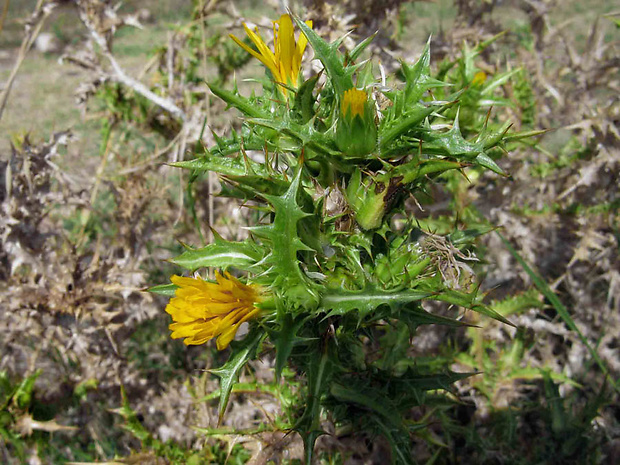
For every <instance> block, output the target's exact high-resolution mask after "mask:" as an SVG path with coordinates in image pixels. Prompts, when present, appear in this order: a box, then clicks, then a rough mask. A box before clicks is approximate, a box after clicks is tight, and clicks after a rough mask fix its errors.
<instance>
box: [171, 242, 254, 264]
mask: <svg viewBox="0 0 620 465" xmlns="http://www.w3.org/2000/svg"><path fill="white" fill-rule="evenodd" d="M262 257H263V252H262V251H261V250H260V249H259V247H258V246H257V244H256V243H254V241H252V240H246V241H243V242H232V241H225V240H223V239H221V238H220V239H216V241H215V242H214V243H212V244H209V245H207V246H206V247H202V248H200V249H190V250H187V251H185V252H183V253H182V254H181V255H179V256H178V257H175V258H172V259H170V262H172V263H174V264H175V265H179V266H182V267H183V268H185V269H187V270H190V271H195V270H197V269H199V268H203V267H208V266H211V267H218V268H228V267H230V266H232V267H235V268H238V269H240V270H245V271H249V270H251V269H252V267H253V266H254V265H255V264H256V263H257V262H259V261H260V260H261V258H262Z"/></svg>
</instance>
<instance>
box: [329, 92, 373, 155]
mask: <svg viewBox="0 0 620 465" xmlns="http://www.w3.org/2000/svg"><path fill="white" fill-rule="evenodd" d="M336 145H337V146H338V148H339V149H340V150H341V151H342V152H343V153H344V154H345V155H348V156H351V157H359V156H362V155H367V154H369V153H371V152H373V151H374V150H375V147H376V145H377V125H376V124H375V111H374V106H373V104H372V101H371V100H369V99H368V94H367V93H366V91H364V90H359V89H349V90H347V91H345V93H344V95H343V96H342V98H341V101H340V117H339V118H338V123H337V125H336Z"/></svg>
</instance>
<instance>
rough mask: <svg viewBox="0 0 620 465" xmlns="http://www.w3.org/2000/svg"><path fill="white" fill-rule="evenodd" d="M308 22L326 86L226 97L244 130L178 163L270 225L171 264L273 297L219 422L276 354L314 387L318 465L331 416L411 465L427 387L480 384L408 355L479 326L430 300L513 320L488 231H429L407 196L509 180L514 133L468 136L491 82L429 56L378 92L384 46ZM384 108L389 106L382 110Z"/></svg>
mask: <svg viewBox="0 0 620 465" xmlns="http://www.w3.org/2000/svg"><path fill="white" fill-rule="evenodd" d="M295 22H296V24H297V27H299V28H300V29H301V31H302V32H303V34H304V35H305V36H306V37H307V39H308V43H309V45H310V46H311V47H312V48H313V49H314V54H315V57H316V58H318V59H319V60H320V61H321V63H322V64H323V67H324V70H325V76H326V79H325V81H324V83H322V84H319V82H321V81H320V80H319V79H318V76H312V77H310V78H309V79H308V80H307V81H305V82H303V84H301V85H300V86H299V88H297V89H289V90H288V91H289V92H294V93H295V97H294V98H287V99H281V98H279V97H278V90H277V86H278V84H275V83H269V84H266V85H265V87H264V93H263V95H252V96H250V97H245V96H243V95H241V94H240V93H239V92H238V91H237V89H233V90H232V91H231V90H225V89H221V88H218V87H217V86H215V85H211V86H210V87H211V90H212V91H213V93H214V94H215V95H216V96H218V97H219V98H221V99H222V100H224V101H225V102H226V103H227V104H228V105H229V106H230V107H234V108H236V109H237V110H238V111H240V112H241V113H242V115H243V121H244V123H243V127H242V129H241V131H240V132H235V131H233V133H232V135H231V136H230V137H228V138H225V139H221V138H217V139H216V144H215V145H214V146H212V147H209V148H208V149H207V150H205V153H204V154H202V155H201V156H199V157H198V158H196V159H193V160H189V161H183V162H178V163H175V164H174V165H175V166H177V167H180V168H186V169H190V170H192V171H193V172H194V173H195V174H199V173H203V172H207V171H212V172H215V173H218V174H219V175H220V178H221V180H222V181H223V183H224V185H225V187H224V190H223V194H222V195H224V196H227V197H230V198H234V199H239V200H240V201H242V202H248V201H251V202H253V204H254V205H257V206H258V207H257V208H258V209H259V210H261V211H262V212H264V215H262V219H261V220H260V221H259V222H258V224H255V225H253V226H252V227H250V228H249V231H250V238H249V239H247V240H245V241H243V242H228V241H225V240H223V239H221V238H218V239H217V240H216V241H215V242H214V243H213V244H210V245H207V246H206V247H204V248H201V249H191V248H190V249H188V250H186V251H185V252H184V253H183V254H182V255H180V256H179V257H176V258H174V259H173V260H172V262H173V263H176V264H178V265H180V266H182V267H184V268H186V269H188V270H190V271H194V270H196V269H200V268H201V267H217V268H222V269H227V270H229V271H234V270H237V271H243V272H246V273H248V280H249V281H251V282H252V283H254V284H257V285H259V286H261V287H262V288H263V290H264V292H265V294H266V295H267V296H268V297H266V300H265V303H263V304H262V306H263V310H264V311H263V312H262V313H261V317H260V318H258V319H256V320H253V321H252V322H251V330H250V334H248V335H247V336H246V337H245V338H244V339H243V340H241V341H238V342H233V343H232V344H231V347H232V353H231V355H230V359H229V361H228V362H227V363H226V364H225V365H224V366H223V367H222V368H220V369H218V370H215V371H214V373H215V374H217V375H218V376H220V377H221V380H222V382H221V393H220V417H221V415H223V413H224V410H225V408H226V404H227V401H228V398H229V396H230V393H231V390H232V388H233V385H234V383H235V381H236V379H237V377H238V375H239V372H240V370H241V369H242V368H243V367H244V366H245V364H246V362H247V361H248V360H250V359H251V358H253V357H256V356H257V355H258V354H260V353H262V352H265V351H267V352H268V351H269V350H271V349H273V350H274V353H275V371H276V378H277V379H279V377H280V375H281V373H282V371H283V369H284V368H285V367H287V366H288V367H290V368H292V369H293V370H295V371H296V372H297V374H298V375H299V376H304V377H305V384H302V385H301V386H303V388H300V391H299V394H298V395H299V398H298V399H299V402H298V403H297V404H296V405H292V406H290V405H289V407H288V408H289V410H288V411H289V413H290V416H289V425H288V428H292V429H294V430H296V431H298V432H299V433H300V434H301V435H302V436H303V438H304V441H305V446H306V455H307V460H308V462H307V463H310V459H311V456H312V451H313V446H314V442H315V440H316V438H317V437H318V436H319V435H320V434H323V433H322V430H321V426H320V425H321V418H322V416H321V415H322V412H324V411H325V410H327V411H329V412H331V415H330V418H331V420H332V421H334V422H336V423H339V424H348V425H351V426H353V427H354V428H356V429H357V430H362V429H363V430H366V431H369V432H370V433H373V434H374V433H379V434H382V435H384V436H385V437H386V438H387V440H388V441H389V442H390V443H391V444H392V446H393V450H394V454H393V457H394V461H396V462H402V463H408V461H409V460H410V451H409V449H408V448H409V443H410V441H409V435H410V434H412V433H413V432H414V430H415V429H416V428H419V427H420V425H416V424H414V423H411V422H408V421H407V420H406V419H405V416H406V414H407V412H408V411H409V410H410V409H411V408H412V407H414V406H419V405H421V404H423V403H424V402H425V395H426V394H425V393H427V392H428V391H434V390H438V389H448V388H449V386H450V384H451V383H452V382H454V381H456V380H458V379H461V378H463V377H466V376H469V374H467V373H453V372H451V371H450V370H449V369H448V367H446V366H442V365H440V364H438V363H435V362H433V361H431V360H427V359H424V360H421V359H420V360H416V359H412V358H411V357H410V356H409V355H408V350H409V341H410V338H411V337H412V336H413V335H414V334H415V332H416V331H417V330H418V327H420V326H422V325H428V324H442V325H452V326H461V325H464V324H466V323H464V322H462V321H461V320H460V319H457V318H451V317H447V316H438V315H435V314H433V313H430V312H428V311H427V310H425V309H424V308H423V307H422V302H424V301H429V300H434V301H441V302H446V303H448V304H451V305H453V306H456V307H462V308H465V309H469V310H473V311H475V312H479V313H481V314H484V315H487V316H490V317H492V318H495V319H497V320H500V321H503V322H505V323H508V322H507V321H506V320H505V319H504V318H503V317H501V316H500V315H499V314H498V313H497V312H495V311H494V310H493V309H491V308H489V307H488V306H486V305H485V304H484V303H482V302H481V297H480V296H479V295H478V293H477V289H478V288H477V285H476V282H475V276H474V275H473V270H472V268H471V267H470V265H468V260H469V259H470V258H471V257H473V256H472V254H471V253H470V252H471V250H472V244H473V241H474V239H475V237H476V236H478V235H479V234H482V233H484V232H486V231H487V230H488V228H484V227H478V228H475V229H471V230H461V231H455V230H453V227H452V226H451V225H452V224H453V223H450V222H449V221H448V222H445V223H444V224H442V225H440V226H437V225H435V224H432V222H429V221H422V220H417V219H416V218H414V217H413V216H412V215H411V213H410V212H409V211H408V210H407V209H406V208H405V200H407V199H408V198H410V197H419V198H421V197H423V196H424V195H425V193H426V192H427V191H428V190H429V189H428V188H429V186H430V184H431V183H433V181H434V180H436V179H437V178H439V177H441V176H442V174H443V173H446V172H450V171H462V170H463V169H465V168H466V167H478V168H480V169H488V170H491V171H494V172H495V173H498V174H499V175H503V172H502V170H501V168H500V167H499V166H498V165H497V164H496V163H495V161H494V156H495V152H496V151H497V150H495V149H497V148H501V147H502V144H503V141H504V140H506V138H507V131H508V129H509V125H507V124H506V125H504V126H502V127H499V128H496V129H491V128H489V127H487V125H486V123H484V125H482V126H480V127H479V130H478V132H477V134H476V135H475V136H473V137H468V138H465V137H464V136H463V134H462V133H461V129H460V127H459V99H460V98H461V97H463V96H466V95H469V97H467V98H477V96H479V95H480V94H484V93H485V92H487V90H486V89H489V86H490V85H492V83H489V82H487V83H485V84H484V85H483V86H482V87H481V85H478V86H477V87H475V88H474V87H471V88H467V89H465V88H464V87H459V86H455V85H453V83H450V84H447V83H446V82H443V81H442V80H440V79H437V78H435V77H432V75H431V69H430V49H429V44H427V45H426V47H425V48H424V51H423V52H422V55H421V56H420V58H419V59H418V61H417V62H416V63H413V64H408V63H403V64H402V68H401V70H400V73H399V75H400V76H401V77H402V82H398V81H397V80H396V79H395V78H393V79H392V80H390V81H388V82H387V84H388V85H389V90H386V87H385V86H373V85H372V84H373V83H372V80H373V78H372V76H373V71H372V64H370V63H365V64H364V65H363V67H361V66H360V65H359V64H357V60H358V58H359V56H360V55H361V53H362V52H363V51H364V49H365V48H366V47H367V46H368V44H369V43H370V40H371V39H372V38H370V39H367V40H365V41H363V42H362V43H361V44H360V45H358V46H357V47H356V48H355V49H353V50H352V51H351V52H349V53H348V54H346V55H345V54H343V53H341V52H340V50H339V49H340V46H341V43H342V41H341V40H338V41H336V42H334V43H331V44H330V43H327V42H325V41H324V40H323V39H322V38H321V37H320V36H319V35H317V34H316V33H315V32H314V31H313V30H312V29H311V28H310V27H309V26H308V25H306V24H305V23H303V22H302V21H300V20H298V19H295ZM470 58H471V57H469V58H468V60H469V59H470ZM467 63H469V61H468V62H467ZM443 75H444V76H446V72H444V73H443ZM468 84H469V83H463V85H464V86H467V85H468ZM356 87H357V88H363V89H366V90H358V89H357V88H356ZM372 88H374V89H375V90H374V94H373V95H374V96H373V95H371V94H370V91H368V89H372ZM430 91H433V92H432V93H431V92H430ZM468 92H469V94H468ZM471 92H476V94H475V95H473V94H471ZM488 92H490V90H489V91H488ZM362 94H363V95H362ZM434 95H435V96H437V95H441V100H436V98H435V97H434ZM375 97H376V98H375ZM375 100H376V101H381V102H384V103H382V105H381V108H382V109H381V110H378V109H376V108H375V103H374V102H375ZM476 101H478V100H476ZM472 108H473V110H472ZM478 108H479V107H478V106H477V105H474V106H469V107H468V108H467V110H468V112H471V111H477V110H478ZM485 114H486V110H484V113H483V114H482V118H481V119H482V120H484V115H485ZM470 119H471V118H470ZM473 120H475V118H474V119H472V121H473ZM509 137H511V138H512V139H518V138H519V137H521V136H520V135H518V134H516V135H515V134H511V135H510V136H509ZM249 151H258V152H260V153H262V154H263V160H262V161H255V160H257V159H258V158H257V157H253V158H250V157H249V156H248V155H247V152H249ZM158 291H160V292H166V293H168V295H170V293H171V292H173V290H171V289H169V288H168V287H159V288H158Z"/></svg>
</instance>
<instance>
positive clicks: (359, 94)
mask: <svg viewBox="0 0 620 465" xmlns="http://www.w3.org/2000/svg"><path fill="white" fill-rule="evenodd" d="M367 100H368V94H366V92H365V91H363V90H359V89H355V88H353V89H349V90H346V91H345V92H344V95H343V96H342V102H340V112H341V113H342V115H343V116H344V117H347V118H350V119H353V118H355V117H356V116H360V117H363V116H364V107H365V106H366V101H367ZM347 113H349V115H347Z"/></svg>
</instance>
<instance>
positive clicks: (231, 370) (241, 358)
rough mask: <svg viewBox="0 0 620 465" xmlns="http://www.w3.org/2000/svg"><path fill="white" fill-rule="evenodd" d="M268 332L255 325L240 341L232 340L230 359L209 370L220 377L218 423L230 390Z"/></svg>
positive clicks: (226, 403) (222, 414)
mask: <svg viewBox="0 0 620 465" xmlns="http://www.w3.org/2000/svg"><path fill="white" fill-rule="evenodd" d="M266 336H267V334H266V333H265V332H264V331H263V330H262V329H260V328H259V327H254V328H253V329H252V330H251V331H250V333H249V334H248V335H247V336H246V337H245V339H243V340H242V341H240V342H234V341H233V342H231V347H232V352H231V354H230V358H229V359H228V361H227V362H226V363H225V364H224V365H223V366H221V367H220V368H216V369H212V370H209V373H213V374H214V375H216V376H219V377H220V402H219V405H218V425H220V424H221V423H222V418H223V417H224V412H225V411H226V406H227V405H228V400H229V399H230V392H231V391H232V388H233V386H234V384H235V383H236V382H237V380H238V378H239V372H240V371H241V369H242V368H243V367H244V366H245V364H246V363H247V362H248V360H250V359H251V358H253V357H254V355H255V353H256V349H257V348H258V346H259V345H260V343H261V342H262V341H263V339H264V338H265V337H266Z"/></svg>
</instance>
